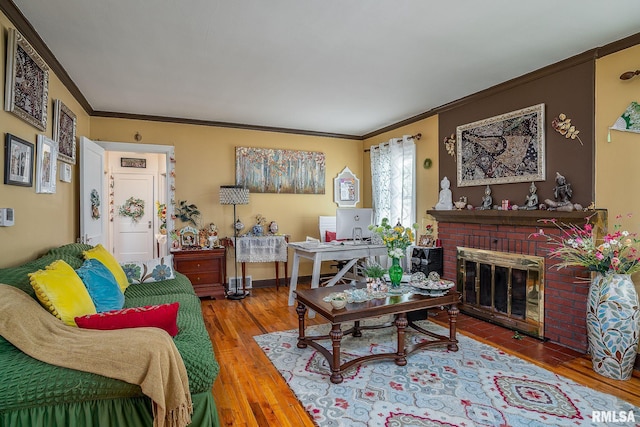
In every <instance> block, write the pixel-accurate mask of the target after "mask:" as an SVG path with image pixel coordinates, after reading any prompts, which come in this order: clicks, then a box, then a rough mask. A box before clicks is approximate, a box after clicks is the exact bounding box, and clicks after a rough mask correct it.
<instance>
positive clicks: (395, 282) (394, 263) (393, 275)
mask: <svg viewBox="0 0 640 427" xmlns="http://www.w3.org/2000/svg"><path fill="white" fill-rule="evenodd" d="M402 273H403V271H402V267H401V266H400V258H391V267H389V281H390V282H391V289H390V290H394V289H396V290H397V289H399V288H400V283H401V282H402Z"/></svg>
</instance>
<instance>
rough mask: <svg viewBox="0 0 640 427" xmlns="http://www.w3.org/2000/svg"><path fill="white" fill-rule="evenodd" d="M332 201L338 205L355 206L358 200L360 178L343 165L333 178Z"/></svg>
mask: <svg viewBox="0 0 640 427" xmlns="http://www.w3.org/2000/svg"><path fill="white" fill-rule="evenodd" d="M333 187H334V201H335V202H336V203H337V204H338V206H339V207H355V206H356V205H357V204H358V202H359V201H360V180H359V179H358V178H357V177H356V176H355V175H354V174H353V172H351V170H350V169H349V168H348V167H345V168H344V169H343V170H342V172H340V173H339V174H338V176H337V177H336V178H334V180H333Z"/></svg>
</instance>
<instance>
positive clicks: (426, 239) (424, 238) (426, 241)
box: [418, 234, 436, 248]
mask: <svg viewBox="0 0 640 427" xmlns="http://www.w3.org/2000/svg"><path fill="white" fill-rule="evenodd" d="M435 244H436V241H435V240H434V239H433V236H429V235H427V234H423V235H421V236H420V239H418V246H422V247H425V248H430V247H432V246H435Z"/></svg>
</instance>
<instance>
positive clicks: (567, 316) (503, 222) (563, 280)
mask: <svg viewBox="0 0 640 427" xmlns="http://www.w3.org/2000/svg"><path fill="white" fill-rule="evenodd" d="M427 213H428V214H430V215H432V216H433V217H434V218H436V220H437V221H438V238H439V239H440V241H441V245H442V248H443V256H444V277H445V278H448V279H454V280H455V278H456V277H457V274H456V273H457V271H456V270H457V265H456V256H457V247H459V246H462V247H469V248H476V249H486V250H492V251H500V252H508V253H511V254H523V255H534V256H540V257H543V258H544V259H545V277H544V278H545V280H544V286H545V291H544V292H545V294H544V307H545V315H544V336H545V338H546V339H548V340H550V341H552V342H555V343H558V344H560V345H563V346H566V347H569V348H572V349H574V350H578V351H581V352H586V351H587V331H586V324H585V317H586V307H587V302H586V300H587V293H588V290H589V284H588V280H589V278H590V275H589V272H588V271H587V270H585V269H583V268H563V269H560V270H558V269H557V268H555V265H556V264H557V260H553V259H550V258H549V257H548V256H547V255H548V250H549V245H548V244H547V242H546V240H545V239H542V238H534V237H532V236H531V235H532V234H533V233H535V232H536V231H538V230H539V229H540V228H544V232H545V233H546V234H555V235H560V233H561V231H560V230H558V229H557V228H556V227H555V226H553V225H552V224H545V223H543V222H540V221H539V220H540V219H552V218H556V219H557V220H558V221H560V222H564V223H575V224H584V223H585V218H586V217H589V216H591V215H592V214H594V213H595V215H594V216H593V217H591V220H590V221H591V222H592V223H594V225H596V226H598V227H601V228H602V227H603V226H604V224H606V218H607V213H606V211H602V210H598V211H595V212H549V211H431V210H430V211H427Z"/></svg>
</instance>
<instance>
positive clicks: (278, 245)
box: [237, 236, 287, 262]
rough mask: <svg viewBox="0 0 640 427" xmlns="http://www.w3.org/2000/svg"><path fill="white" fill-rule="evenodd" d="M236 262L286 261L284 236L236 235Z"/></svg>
mask: <svg viewBox="0 0 640 427" xmlns="http://www.w3.org/2000/svg"><path fill="white" fill-rule="evenodd" d="M237 249H238V262H276V261H278V262H286V261H287V241H286V240H285V236H247V237H238V248H237Z"/></svg>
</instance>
